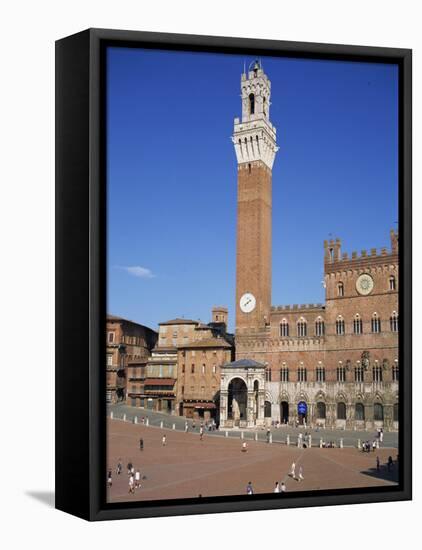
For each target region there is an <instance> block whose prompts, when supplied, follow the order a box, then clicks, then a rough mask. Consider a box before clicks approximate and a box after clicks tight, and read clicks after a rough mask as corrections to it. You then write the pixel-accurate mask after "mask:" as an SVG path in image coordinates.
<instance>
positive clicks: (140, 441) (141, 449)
mask: <svg viewBox="0 0 422 550" xmlns="http://www.w3.org/2000/svg"><path fill="white" fill-rule="evenodd" d="M139 450H140V451H143V450H144V440H143V439H142V437H141V439H140V440H139Z"/></svg>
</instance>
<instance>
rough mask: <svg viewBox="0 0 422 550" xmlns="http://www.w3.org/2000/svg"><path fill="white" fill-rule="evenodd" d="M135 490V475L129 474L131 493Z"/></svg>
mask: <svg viewBox="0 0 422 550" xmlns="http://www.w3.org/2000/svg"><path fill="white" fill-rule="evenodd" d="M134 492H135V480H134V478H133V475H130V476H129V493H134Z"/></svg>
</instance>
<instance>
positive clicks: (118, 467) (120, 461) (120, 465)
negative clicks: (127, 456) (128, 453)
mask: <svg viewBox="0 0 422 550" xmlns="http://www.w3.org/2000/svg"><path fill="white" fill-rule="evenodd" d="M122 470H123V464H122V459H121V458H119V461H118V463H117V468H116V474H117V475H118V476H119V475H120V474H121V473H122Z"/></svg>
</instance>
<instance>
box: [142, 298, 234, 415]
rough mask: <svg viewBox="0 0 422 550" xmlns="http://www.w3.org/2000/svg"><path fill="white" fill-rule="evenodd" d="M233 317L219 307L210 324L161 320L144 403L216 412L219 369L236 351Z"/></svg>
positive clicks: (167, 408)
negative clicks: (229, 324) (229, 320)
mask: <svg viewBox="0 0 422 550" xmlns="http://www.w3.org/2000/svg"><path fill="white" fill-rule="evenodd" d="M227 315H228V312H227V308H224V307H215V308H213V311H212V321H211V323H209V324H205V323H202V322H201V321H195V320H192V319H183V318H176V319H172V320H170V321H165V322H162V323H160V324H159V331H158V335H159V337H158V344H157V345H156V346H155V347H154V349H153V350H152V353H151V356H150V357H149V359H148V361H147V364H146V378H145V382H144V395H143V400H142V399H141V406H145V407H146V408H148V409H151V410H156V411H163V412H167V413H169V414H180V415H187V416H190V417H196V416H198V417H211V416H212V417H215V416H216V412H217V411H218V398H219V385H220V380H219V368H220V366H221V365H222V364H223V363H224V362H225V361H227V360H230V358H231V357H232V354H233V350H234V345H233V335H230V334H228V333H227ZM187 361H189V369H188V368H187Z"/></svg>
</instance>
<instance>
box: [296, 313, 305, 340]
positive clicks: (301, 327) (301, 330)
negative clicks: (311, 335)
mask: <svg viewBox="0 0 422 550" xmlns="http://www.w3.org/2000/svg"><path fill="white" fill-rule="evenodd" d="M306 334H307V325H306V321H305V319H304V318H303V317H301V318H300V319H299V321H298V322H297V335H298V336H299V337H304V336H306Z"/></svg>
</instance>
